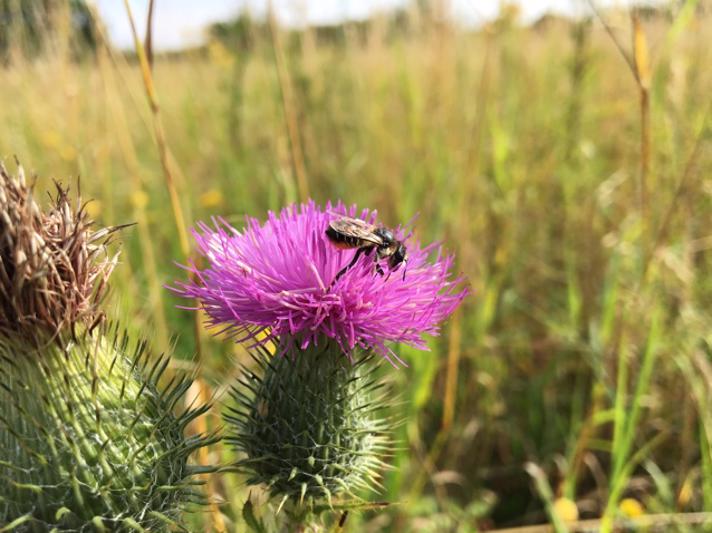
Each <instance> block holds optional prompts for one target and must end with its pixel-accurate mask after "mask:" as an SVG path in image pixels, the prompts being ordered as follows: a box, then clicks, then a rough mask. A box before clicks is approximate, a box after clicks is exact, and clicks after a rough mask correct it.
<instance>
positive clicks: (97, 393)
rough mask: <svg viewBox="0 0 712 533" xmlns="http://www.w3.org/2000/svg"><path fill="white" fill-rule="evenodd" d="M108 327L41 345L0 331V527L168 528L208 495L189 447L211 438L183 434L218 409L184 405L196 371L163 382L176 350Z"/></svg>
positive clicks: (70, 528)
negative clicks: (152, 353) (165, 353)
mask: <svg viewBox="0 0 712 533" xmlns="http://www.w3.org/2000/svg"><path fill="white" fill-rule="evenodd" d="M98 329H99V331H95V332H94V334H93V335H89V334H85V335H83V336H82V337H80V338H78V339H67V340H66V341H63V342H61V343H57V342H49V343H47V344H46V345H45V346H43V347H41V348H28V347H27V344H26V343H25V342H22V341H21V342H15V341H12V340H10V339H0V405H2V406H3V408H2V413H0V526H6V527H9V529H11V530H13V531H49V530H52V531H143V530H150V531H163V530H166V529H169V527H173V528H174V527H175V526H177V525H179V522H180V516H179V513H180V511H181V510H182V509H183V507H185V505H186V504H189V503H191V502H195V501H198V500H199V499H200V496H199V494H198V493H197V492H196V491H195V487H194V485H196V484H197V483H198V481H195V480H193V477H194V475H195V474H197V473H199V472H200V471H201V469H200V468H199V467H195V466H191V465H189V464H188V456H189V455H190V454H191V452H193V451H194V450H196V449H197V448H200V447H202V446H205V445H206V444H207V443H208V442H209V440H210V438H209V437H206V436H192V437H185V436H184V434H185V429H186V426H187V425H188V424H189V422H190V421H191V420H193V419H194V418H195V417H197V416H199V415H201V414H202V413H204V412H205V410H206V409H207V406H203V407H199V408H197V409H185V408H183V407H182V406H180V405H177V404H178V402H179V401H180V400H181V399H182V397H183V395H184V393H185V392H186V390H187V389H188V387H189V386H190V380H189V379H188V378H186V377H175V378H173V379H171V380H170V382H169V383H168V384H167V385H166V386H165V387H161V386H159V384H158V380H159V378H160V377H161V374H162V373H163V372H164V370H165V369H166V366H167V364H168V358H167V357H158V358H151V357H149V356H148V355H147V352H146V349H145V343H138V344H137V345H131V344H130V343H129V341H128V339H127V338H126V337H125V336H123V335H118V334H117V333H116V332H107V331H101V330H103V329H104V328H98ZM28 349H32V350H37V351H40V352H42V353H41V354H39V356H37V354H28V353H24V352H26V351H27V350H28ZM179 408H180V410H181V414H179V415H174V414H173V413H174V412H175V410H176V409H179ZM4 530H5V529H3V531H4Z"/></svg>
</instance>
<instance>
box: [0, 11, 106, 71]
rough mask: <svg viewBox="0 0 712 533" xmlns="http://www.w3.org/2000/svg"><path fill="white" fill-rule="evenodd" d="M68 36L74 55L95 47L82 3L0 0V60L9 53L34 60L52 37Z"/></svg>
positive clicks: (88, 13)
mask: <svg viewBox="0 0 712 533" xmlns="http://www.w3.org/2000/svg"><path fill="white" fill-rule="evenodd" d="M58 32H63V33H64V34H65V36H68V37H69V39H70V41H71V43H72V47H73V51H74V53H79V54H84V53H86V52H87V51H88V50H92V49H94V48H95V46H96V39H97V36H96V27H95V20H94V17H93V16H92V12H91V10H90V9H89V7H88V6H87V4H86V2H85V0H0V59H2V60H3V61H5V62H7V61H9V60H10V59H11V54H12V53H13V52H18V51H19V52H20V53H21V54H22V55H24V56H25V57H35V56H37V55H38V54H40V53H42V52H43V51H46V48H47V47H49V46H52V45H53V44H54V43H53V36H54V35H55V34H57V33H58Z"/></svg>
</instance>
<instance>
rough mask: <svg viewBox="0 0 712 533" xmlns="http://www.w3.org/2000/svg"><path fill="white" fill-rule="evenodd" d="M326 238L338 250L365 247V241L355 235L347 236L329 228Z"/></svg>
mask: <svg viewBox="0 0 712 533" xmlns="http://www.w3.org/2000/svg"><path fill="white" fill-rule="evenodd" d="M326 236H327V237H329V240H330V241H331V242H332V243H333V244H334V246H336V247H337V248H358V247H359V246H362V245H363V241H362V240H361V239H359V238H358V237H354V236H353V235H345V234H343V233H341V232H338V231H336V230H335V229H334V228H332V227H331V226H329V227H328V228H327V229H326Z"/></svg>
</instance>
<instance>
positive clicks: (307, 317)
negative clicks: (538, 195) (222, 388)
mask: <svg viewBox="0 0 712 533" xmlns="http://www.w3.org/2000/svg"><path fill="white" fill-rule="evenodd" d="M342 216H348V217H352V218H354V217H359V218H360V219H361V220H363V221H366V222H368V223H375V222H376V213H375V212H371V211H368V210H362V211H360V212H359V211H358V210H357V209H356V207H355V206H352V207H350V208H346V207H345V206H344V205H343V204H341V203H339V204H336V205H335V206H332V205H330V204H327V206H326V207H325V208H324V209H321V208H319V207H318V206H316V205H315V204H314V203H313V202H310V203H308V204H303V205H293V206H291V207H287V208H285V209H283V210H282V211H281V212H280V213H279V214H274V213H270V214H269V216H268V218H267V221H266V222H265V223H264V224H261V223H260V222H259V221H257V220H256V219H253V218H247V219H246V223H245V228H244V229H243V230H242V231H238V230H237V229H235V228H233V227H231V226H230V225H229V224H227V222H225V221H224V220H222V219H216V220H215V221H214V224H213V227H210V226H208V225H206V224H200V225H199V226H198V229H197V230H196V231H194V235H195V238H196V241H197V243H198V248H199V250H200V252H201V253H202V255H203V256H204V257H205V258H206V259H207V262H208V263H209V264H208V266H207V267H206V268H204V269H200V268H197V267H196V266H190V267H186V268H187V270H189V271H190V272H191V274H192V276H191V277H192V280H191V281H190V282H184V283H182V282H178V283H177V284H176V286H175V287H173V290H174V291H175V292H177V293H178V294H179V295H181V296H183V297H185V298H190V299H197V300H198V302H199V303H198V308H200V309H202V310H204V311H205V312H206V313H207V316H208V320H209V322H208V323H209V325H210V326H211V327H213V328H217V329H219V331H221V332H226V333H228V334H229V335H231V336H232V337H233V338H234V339H236V340H237V341H240V342H246V343H248V344H249V345H250V347H251V348H252V354H253V357H254V359H255V360H256V362H257V366H258V370H257V371H256V372H255V371H253V370H250V369H245V372H244V373H243V376H242V378H241V380H240V382H239V383H238V384H237V385H236V386H235V387H234V388H233V391H232V399H233V404H232V405H230V406H229V407H228V410H227V413H226V415H225V420H226V422H227V428H228V436H227V438H226V440H227V441H228V442H229V443H231V444H233V446H234V447H235V449H236V450H238V451H240V452H243V454H244V456H245V457H244V458H243V459H240V460H238V461H237V463H236V466H237V467H238V468H239V469H240V470H242V471H244V472H246V473H247V475H248V477H247V482H248V483H249V484H264V485H266V486H267V488H268V489H269V491H270V493H271V494H272V495H274V496H281V498H282V504H284V503H285V502H286V501H291V502H292V507H293V508H294V514H295V515H296V516H304V513H305V512H306V513H307V514H308V512H309V511H308V510H309V509H315V508H318V507H319V502H320V501H321V500H326V501H327V502H328V504H329V506H331V503H332V497H333V496H334V495H336V494H344V495H348V496H351V497H356V498H358V492H359V491H360V490H361V489H374V488H375V489H377V488H378V487H379V486H380V485H379V481H378V480H379V477H380V472H381V471H382V470H383V468H385V466H386V465H385V463H384V461H383V459H384V457H385V456H386V455H387V454H388V453H389V450H390V449H391V445H390V439H389V437H388V434H389V432H390V431H391V430H392V428H393V423H392V421H391V420H390V419H389V418H387V417H384V416H383V414H382V410H383V409H384V408H387V407H389V406H390V405H391V404H390V400H389V395H388V394H387V393H386V394H384V392H383V391H384V389H383V384H382V383H380V381H379V379H378V377H377V374H376V373H375V372H376V371H375V368H376V365H373V364H371V363H372V361H371V359H373V354H378V355H380V356H382V357H383V358H385V359H386V360H388V361H389V362H391V363H392V364H394V365H395V364H396V363H397V362H398V361H399V360H398V359H397V357H396V356H395V354H394V353H393V351H392V349H391V348H390V346H389V345H390V344H391V343H393V342H403V343H406V344H409V345H411V346H415V347H417V348H421V349H425V348H426V344H425V340H424V338H423V335H424V334H431V335H436V334H438V332H439V327H440V323H441V322H442V321H443V320H444V319H445V318H446V317H447V316H448V315H449V314H450V313H452V312H453V310H454V309H455V308H456V307H457V305H458V304H459V303H460V302H461V301H462V299H463V297H464V296H465V290H464V289H462V288H460V280H459V279H454V278H453V277H452V275H451V272H450V271H451V268H452V263H453V258H452V257H446V256H443V255H441V253H440V249H439V248H438V247H437V246H436V245H430V246H425V247H422V246H420V244H419V243H418V242H416V241H415V240H414V239H412V238H408V237H409V236H406V235H404V231H403V229H402V228H398V229H396V230H395V237H396V239H398V240H403V239H405V240H406V245H407V248H408V266H407V271H406V272H405V276H403V273H402V272H401V271H400V270H399V271H398V272H390V269H389V267H388V266H387V265H385V264H384V265H380V263H379V265H378V266H380V267H381V268H380V270H382V271H383V275H380V274H379V268H378V267H377V265H375V264H374V254H360V256H359V258H357V259H356V262H355V263H354V264H353V265H352V266H350V267H348V266H349V265H350V264H351V263H352V261H353V260H354V254H355V253H357V252H356V250H354V249H348V250H343V249H339V248H337V247H335V246H334V245H333V244H332V242H331V241H330V240H329V238H328V237H327V235H326V230H327V228H328V227H329V223H330V222H331V221H332V220H334V219H335V218H338V217H342ZM431 256H435V257H434V259H430V258H431ZM384 263H385V261H384ZM344 267H348V268H347V269H346V270H345V271H344V272H343V275H340V272H342V269H344ZM400 268H404V266H403V265H401V266H400ZM272 344H275V345H277V347H278V353H277V356H276V357H273V356H272V355H271V352H270V351H269V348H270V347H271V346H272ZM344 354H346V355H347V356H348V357H344ZM304 509H307V511H304Z"/></svg>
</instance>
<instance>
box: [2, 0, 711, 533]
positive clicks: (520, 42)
mask: <svg viewBox="0 0 712 533" xmlns="http://www.w3.org/2000/svg"><path fill="white" fill-rule="evenodd" d="M642 15H644V16H642ZM642 15H641V16H638V17H637V19H638V20H639V23H640V26H639V31H638V34H636V39H635V40H634V39H633V37H634V35H633V33H632V32H633V29H632V28H633V27H634V25H633V24H632V23H631V13H629V12H627V11H619V10H606V11H603V12H601V17H602V18H603V20H605V21H606V24H607V25H608V26H609V29H610V31H611V33H612V34H613V35H614V36H615V37H616V38H617V39H618V41H619V43H620V44H621V48H622V49H623V50H625V52H626V54H628V56H629V57H633V50H632V49H631V46H630V43H631V42H636V43H637V44H636V46H637V47H638V48H637V51H638V52H639V54H638V56H639V57H642V56H641V53H640V52H641V50H642V49H645V50H646V51H647V52H648V55H649V57H650V63H651V75H650V80H649V88H648V91H649V92H648V103H647V105H648V114H647V117H646V119H645V120H643V117H642V115H641V91H640V87H639V85H638V84H637V83H636V81H635V79H634V76H633V75H632V74H631V72H630V70H629V68H628V65H627V64H626V61H625V60H624V59H623V57H622V55H621V52H620V50H619V49H618V48H617V47H616V46H615V45H614V43H613V42H612V40H611V36H610V35H609V32H607V31H606V30H605V29H604V27H603V26H602V24H601V21H600V20H598V19H592V20H588V19H585V20H580V21H571V20H568V19H564V18H561V17H556V16H549V17H545V18H542V19H541V20H539V21H537V22H536V23H534V24H532V25H524V24H523V23H522V22H521V20H520V19H519V15H518V13H517V12H516V10H512V9H510V8H507V9H503V14H502V16H501V17H500V18H499V19H497V20H495V21H492V22H490V23H487V24H485V25H484V26H483V27H481V28H479V29H477V30H473V29H466V28H462V27H460V26H458V25H456V24H455V23H453V22H452V21H451V20H450V18H448V16H447V4H446V3H443V2H432V3H430V2H423V3H420V4H418V3H414V4H410V5H408V6H407V7H406V8H405V9H404V11H403V12H402V14H400V15H398V16H400V17H403V18H404V20H405V21H407V22H406V23H403V24H397V25H396V27H397V28H398V34H397V38H394V37H393V27H394V26H393V20H394V19H393V18H392V17H391V16H390V15H388V14H383V15H377V16H374V17H373V18H372V19H370V20H369V21H367V22H364V23H359V24H361V25H360V26H354V25H353V24H345V25H343V26H338V27H334V28H332V29H330V30H329V31H330V32H333V33H334V34H335V35H336V36H334V37H329V38H321V37H320V36H319V30H318V29H316V28H307V29H304V30H302V31H293V30H291V31H287V30H282V29H280V28H277V27H276V26H272V28H271V29H272V30H274V31H270V25H269V24H268V23H266V22H255V21H252V20H250V19H247V18H245V17H243V18H242V19H239V20H238V21H237V22H235V23H234V24H233V23H228V24H226V25H223V26H216V27H215V28H214V29H213V31H212V36H213V38H212V39H210V40H209V42H208V43H207V45H206V46H205V47H204V48H201V49H198V50H192V51H186V52H184V53H182V54H172V55H171V56H170V57H161V56H158V57H157V58H156V61H155V65H154V77H155V82H156V92H157V94H158V101H159V105H160V112H161V116H162V118H163V121H164V123H165V130H166V136H167V143H168V147H169V149H170V157H169V160H168V163H169V164H170V165H171V167H172V169H173V172H174V174H175V177H176V186H177V188H178V190H179V191H180V192H181V200H182V204H183V208H184V209H185V210H186V213H187V218H188V219H189V220H190V221H197V220H209V218H210V217H211V216H214V215H221V216H224V217H226V218H227V219H228V220H230V221H232V222H234V223H236V224H238V225H239V224H240V221H241V217H242V216H243V215H245V214H249V215H252V216H256V217H260V218H263V217H264V216H265V213H266V211H267V210H268V209H279V208H281V207H282V206H284V205H286V204H288V203H290V202H294V201H298V200H300V198H299V192H298V191H299V182H298V177H299V176H298V173H299V166H298V165H295V161H298V160H299V157H295V152H296V155H297V156H300V157H301V160H302V163H303V172H304V174H305V176H306V184H307V187H308V191H309V193H310V195H311V197H313V198H314V199H315V200H316V201H318V202H324V201H326V200H327V199H331V200H337V199H343V200H344V201H346V202H348V203H351V202H356V203H358V204H360V205H364V206H369V207H372V208H378V210H379V213H380V218H381V220H382V221H383V223H384V224H386V225H397V224H398V223H401V222H407V221H409V220H411V218H412V217H414V216H415V215H416V214H418V215H419V216H418V218H417V219H416V221H415V224H414V227H415V238H419V239H422V240H423V241H432V240H442V241H444V243H445V247H446V249H447V250H449V251H452V252H455V253H456V254H457V258H458V268H459V270H460V271H461V272H462V273H463V274H464V275H466V276H467V278H468V279H469V280H470V283H471V285H472V291H473V296H472V297H471V298H469V300H468V301H467V302H466V304H465V305H464V306H463V308H462V310H461V312H460V313H458V314H457V315H456V316H455V317H454V318H453V319H452V320H451V322H450V324H449V325H448V326H447V327H445V329H444V331H443V334H442V336H440V337H439V338H436V339H433V341H432V343H431V346H432V351H431V352H429V353H421V352H417V351H412V350H408V349H401V350H400V356H401V357H402V358H403V359H404V360H406V361H408V362H409V364H410V367H409V368H407V369H403V370H399V371H397V372H389V373H388V375H389V378H390V379H392V380H393V388H394V390H395V391H397V392H398V393H399V394H400V395H401V397H402V399H403V405H402V407H401V408H399V409H398V411H397V412H396V413H394V414H396V415H397V416H398V417H401V418H403V419H404V420H405V421H406V422H405V423H404V425H403V427H402V429H401V430H400V431H399V434H398V438H399V439H400V442H401V443H402V447H401V448H400V449H399V451H398V452H396V454H395V456H394V457H393V459H392V463H393V465H394V466H395V469H394V470H393V471H392V472H388V473H386V482H385V484H386V488H385V492H384V494H383V495H382V497H381V499H382V500H383V501H387V502H391V505H388V506H386V507H384V508H379V509H378V510H374V511H370V512H366V513H362V514H360V515H359V514H356V513H352V514H351V515H349V518H348V520H347V522H346V525H347V528H346V529H347V530H349V531H354V532H355V531H399V532H400V531H474V530H477V529H480V530H483V529H487V528H492V527H494V526H504V525H517V524H526V523H536V522H545V521H548V522H551V523H553V524H560V523H561V522H562V520H561V517H560V516H559V513H560V508H561V506H560V505H557V504H556V502H557V501H562V500H561V498H566V499H567V500H570V501H572V502H575V504H576V506H577V509H578V514H579V516H580V517H581V518H591V517H599V516H601V515H602V514H606V516H607V519H609V520H613V519H614V518H616V517H618V516H620V515H621V514H625V513H624V512H623V511H621V510H620V507H619V505H618V503H619V502H620V501H625V499H634V500H636V501H638V502H641V508H642V509H646V510H649V512H656V513H670V512H682V511H712V481H711V480H712V448H711V447H710V443H711V442H712V413H711V412H710V409H709V405H710V400H711V399H712V348H711V347H712V334H711V332H712V267H711V265H712V261H711V259H712V257H711V254H712V235H711V234H710V228H711V227H712V181H711V179H710V175H711V173H710V170H711V169H712V145H711V142H712V130H711V124H710V115H709V108H710V94H712V71H711V70H710V69H709V65H710V64H711V62H712V49H711V48H710V46H709V39H708V37H707V36H708V35H709V32H710V31H711V30H712V15H711V14H710V6H709V3H708V2H702V1H700V2H694V1H686V2H675V3H671V4H670V5H666V6H664V7H663V8H660V9H659V10H653V11H648V12H647V13H643V14H642ZM157 23H159V24H160V21H158V22H157ZM220 28H222V29H220ZM355 28H362V29H358V30H356V29H355ZM61 36H62V35H61V34H60V37H61ZM104 38H105V36H104V35H103V33H101V32H100V33H99V35H98V43H97V48H96V54H95V56H94V57H93V58H92V59H91V60H89V59H87V60H85V61H80V62H78V63H77V62H76V61H74V55H73V53H71V49H70V48H69V47H67V46H64V45H62V43H66V42H68V41H69V40H71V36H70V33H69V32H65V34H64V40H61V39H59V40H57V39H56V40H55V44H53V46H51V47H46V48H45V50H44V54H43V56H42V60H41V61H30V60H16V61H12V62H10V63H8V64H7V65H6V66H4V67H3V70H4V72H3V84H2V85H0V102H2V103H3V105H2V106H0V123H2V124H3V126H4V127H3V128H2V129H0V154H2V155H3V156H4V157H5V158H10V157H11V156H12V155H15V154H16V155H17V156H19V157H20V159H21V160H22V161H23V162H24V164H25V166H26V167H27V169H28V170H32V169H34V170H36V171H37V172H38V174H39V175H41V176H54V177H57V178H61V179H65V180H68V181H69V182H73V181H74V180H75V179H76V177H77V176H81V177H82V189H83V192H84V196H93V197H94V198H96V200H95V202H93V203H92V204H90V209H92V210H93V213H94V214H95V215H96V216H98V217H99V218H100V219H101V221H102V223H104V224H113V223H120V222H127V221H132V220H135V221H138V222H139V224H138V226H137V227H135V228H134V229H131V230H128V231H126V232H125V235H124V240H125V246H124V255H123V263H122V264H121V265H120V267H119V271H118V272H117V274H116V278H115V280H114V292H113V302H114V304H115V305H116V307H117V309H119V310H120V311H121V313H122V314H124V315H125V316H128V317H131V320H130V327H131V328H132V329H135V330H136V331H137V332H139V333H143V334H145V335H149V336H150V338H151V342H152V343H153V344H154V345H155V346H156V347H157V348H158V349H169V347H170V345H171V341H170V339H171V337H172V336H173V335H178V340H177V348H176V351H177V354H178V356H179V358H180V361H178V362H177V363H176V365H177V366H180V367H189V368H190V367H193V366H196V365H195V362H194V361H193V360H192V359H191V357H192V354H193V353H194V349H195V348H194V343H193V340H192V338H193V337H192V335H193V333H192V332H193V325H192V321H191V317H190V314H189V313H187V312H185V311H182V310H179V309H176V308H175V305H176V304H177V301H176V299H175V298H174V297H172V296H171V295H170V294H169V293H167V292H166V291H165V290H164V289H163V285H164V284H166V283H168V282H170V281H171V280H173V279H175V278H177V277H181V276H183V275H184V274H183V273H182V271H181V270H179V269H178V268H177V267H176V266H175V265H174V263H173V261H174V260H175V261H180V262H184V261H185V258H182V257H181V253H180V246H179V243H178V239H177V232H176V229H175V226H174V223H173V218H172V215H171V211H170V207H169V206H170V203H169V198H168V193H167V191H166V187H165V183H164V181H163V178H162V171H161V163H160V161H159V158H158V155H157V152H156V149H155V143H154V140H153V128H152V118H151V115H150V113H149V110H148V108H147V105H146V102H145V97H144V95H143V92H142V91H143V86H142V79H141V74H140V71H139V70H138V69H137V66H136V64H135V62H134V61H132V60H130V58H127V57H126V56H124V55H122V54H117V53H116V52H115V51H113V50H111V49H110V48H109V47H107V46H106V43H105V41H104ZM641 47H643V48H641ZM275 51H277V52H279V53H278V54H275ZM279 57H281V58H282V59H283V61H282V62H281V63H280V62H279V61H275V58H279ZM646 120H647V122H646ZM641 131H643V132H646V134H647V136H648V139H649V151H648V152H647V155H645V153H644V150H642V149H641ZM43 185H44V182H42V183H41V184H39V185H38V186H43ZM203 352H204V355H203V360H202V361H201V364H200V368H201V372H202V376H203V377H204V378H205V380H207V382H208V383H209V384H210V385H211V387H213V388H214V389H215V391H217V393H218V394H220V393H221V391H224V390H225V388H226V387H228V386H229V385H231V384H232V383H233V382H234V379H235V376H236V373H237V365H236V364H235V361H236V360H240V361H245V362H246V361H247V356H246V354H245V353H244V352H243V351H242V349H241V348H238V347H235V346H233V345H232V344H231V343H230V342H227V341H225V340H224V339H211V338H208V337H207V336H206V337H205V338H204V347H203ZM211 423H214V421H211ZM228 456H229V452H227V451H226V450H225V449H223V448H221V447H215V449H214V450H213V458H214V459H216V460H218V459H226V458H228ZM525 465H526V466H525ZM215 491H216V493H217V494H219V495H221V496H222V497H223V498H224V499H225V504H224V505H222V506H221V510H222V512H223V514H224V519H225V521H226V523H227V524H228V527H229V528H230V530H231V531H232V530H238V531H239V530H242V528H243V526H244V523H243V522H242V518H241V516H242V514H241V513H242V508H243V505H244V503H245V501H246V500H247V491H246V490H245V489H244V486H243V485H242V484H241V482H240V479H239V478H238V477H237V476H234V475H230V474H225V475H223V476H221V478H220V479H219V483H217V486H216V487H215ZM258 496H259V495H255V494H253V497H254V498H256V499H255V512H256V514H257V515H260V513H262V512H263V510H264V509H265V507H264V502H263V501H261V500H259V498H258ZM628 507H629V506H626V507H625V508H626V509H627V508H628ZM198 519H201V518H200V517H198V518H196V520H198ZM203 519H205V520H208V518H207V517H203ZM609 525H610V524H609ZM201 527H204V528H208V526H197V525H196V530H200V529H201ZM606 527H608V526H606Z"/></svg>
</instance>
